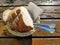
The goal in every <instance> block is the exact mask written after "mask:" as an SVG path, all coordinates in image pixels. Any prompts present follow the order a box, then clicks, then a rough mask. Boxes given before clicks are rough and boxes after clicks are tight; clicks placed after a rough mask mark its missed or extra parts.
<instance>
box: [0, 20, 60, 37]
mask: <svg viewBox="0 0 60 45" xmlns="http://www.w3.org/2000/svg"><path fill="white" fill-rule="evenodd" d="M41 23H55V24H56V32H54V33H53V34H51V33H49V32H46V31H44V30H37V31H35V32H34V33H33V34H32V36H60V21H41ZM5 30H7V29H6V27H5V25H4V24H3V23H2V22H0V36H1V37H2V36H3V34H5V33H4V32H5Z"/></svg>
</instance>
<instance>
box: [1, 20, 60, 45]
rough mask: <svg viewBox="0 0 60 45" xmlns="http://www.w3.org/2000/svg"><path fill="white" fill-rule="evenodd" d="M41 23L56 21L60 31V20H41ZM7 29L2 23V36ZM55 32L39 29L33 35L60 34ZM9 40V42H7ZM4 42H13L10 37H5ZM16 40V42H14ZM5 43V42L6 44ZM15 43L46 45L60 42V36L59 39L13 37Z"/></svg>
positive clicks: (16, 44)
mask: <svg viewBox="0 0 60 45" xmlns="http://www.w3.org/2000/svg"><path fill="white" fill-rule="evenodd" d="M41 23H55V24H56V31H58V32H60V30H59V29H60V21H50V22H49V21H41ZM5 29H6V27H5V25H3V23H0V36H2V34H3V33H4V30H5ZM58 32H55V33H54V34H50V33H49V32H45V31H43V30H37V31H36V32H35V33H33V34H32V36H51V35H52V36H60V33H58ZM6 40H7V42H6ZM4 42H6V43H8V42H11V39H10V40H9V39H8V38H6V39H4ZM14 42H15V43H14ZM6 43H5V44H6ZM11 43H13V45H40V44H41V45H45V44H50V45H52V44H55V43H58V44H60V38H59V39H50V38H49V39H46V38H44V39H43V38H30V39H13V40H12V42H11Z"/></svg>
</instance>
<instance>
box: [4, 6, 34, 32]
mask: <svg viewBox="0 0 60 45" xmlns="http://www.w3.org/2000/svg"><path fill="white" fill-rule="evenodd" d="M7 11H8V12H7ZM4 15H5V16H4ZM3 20H4V21H5V22H9V23H11V24H10V28H11V29H12V30H16V31H19V32H28V31H30V30H32V29H33V27H34V25H33V20H32V18H31V16H30V14H29V12H28V11H27V9H26V8H25V7H23V6H22V7H17V8H15V9H13V10H6V11H4V12H3Z"/></svg>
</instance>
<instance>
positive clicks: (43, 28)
mask: <svg viewBox="0 0 60 45" xmlns="http://www.w3.org/2000/svg"><path fill="white" fill-rule="evenodd" d="M36 28H39V29H41V30H44V31H46V32H50V33H54V32H55V29H54V28H47V27H43V26H36Z"/></svg>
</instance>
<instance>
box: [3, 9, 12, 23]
mask: <svg viewBox="0 0 60 45" xmlns="http://www.w3.org/2000/svg"><path fill="white" fill-rule="evenodd" d="M10 13H11V10H9V9H8V10H5V11H4V12H3V16H2V18H3V21H4V22H7V20H8V17H10V16H9V15H10Z"/></svg>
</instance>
